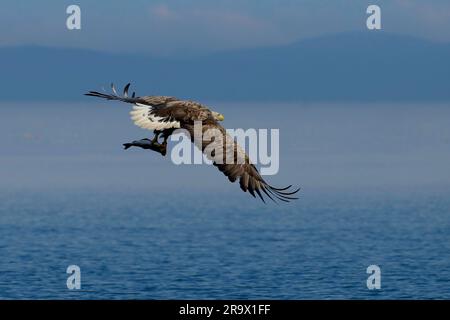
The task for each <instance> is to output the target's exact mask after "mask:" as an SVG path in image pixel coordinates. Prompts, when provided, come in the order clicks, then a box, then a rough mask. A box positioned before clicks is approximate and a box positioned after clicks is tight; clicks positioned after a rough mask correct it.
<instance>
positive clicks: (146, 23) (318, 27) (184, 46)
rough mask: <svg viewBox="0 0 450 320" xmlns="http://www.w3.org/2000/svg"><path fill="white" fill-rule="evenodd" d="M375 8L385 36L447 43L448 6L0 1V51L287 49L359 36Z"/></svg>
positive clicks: (438, 0) (444, 0) (299, 0)
mask: <svg viewBox="0 0 450 320" xmlns="http://www.w3.org/2000/svg"><path fill="white" fill-rule="evenodd" d="M70 4H77V5H79V6H80V7H81V10H82V30H78V31H68V30H67V29H66V27H65V20H66V18H67V14H66V12H65V11H66V7H67V6H68V5H70ZM370 4H377V5H379V6H380V7H381V9H382V26H383V29H384V30H385V31H388V32H394V33H400V34H408V35H413V36H418V37H422V38H427V39H432V40H435V41H446V42H447V41H450V1H448V0H432V1H422V0H387V1H360V0H353V1H351V0H323V1H317V0H296V1H295V0H279V1H273V0H272V1H269V0H239V1H230V0H228V1H226V0H215V1H210V0H196V1H192V0H184V1H182V0H170V1H144V0H135V1H123V0H122V1H119V0H110V1H108V2H106V1H102V2H100V1H96V2H94V1H50V0H43V1H23V0H3V1H2V4H1V7H0V45H1V46H10V45H22V44H39V45H49V46H64V47H67V46H71V47H82V48H92V49H96V50H104V51H111V52H119V51H127V52H148V53H152V54H156V55H178V54H179V53H181V52H182V53H183V54H197V53H202V52H211V51H218V50H224V49H225V50H226V49H234V48H243V47H255V46H270V45H277V44H285V43H291V42H294V41H297V40H300V39H304V38H309V37H315V36H319V35H324V34H330V33H337V32H345V31H357V30H364V28H365V19H366V17H367V15H366V13H365V10H366V8H367V6H368V5H370Z"/></svg>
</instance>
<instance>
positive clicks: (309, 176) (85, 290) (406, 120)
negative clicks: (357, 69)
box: [0, 99, 450, 300]
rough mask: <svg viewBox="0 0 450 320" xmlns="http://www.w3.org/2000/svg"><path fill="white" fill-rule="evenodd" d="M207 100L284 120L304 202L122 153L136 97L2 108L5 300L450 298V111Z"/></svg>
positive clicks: (137, 152) (283, 157) (262, 124)
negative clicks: (264, 197) (253, 192)
mask: <svg viewBox="0 0 450 320" xmlns="http://www.w3.org/2000/svg"><path fill="white" fill-rule="evenodd" d="M207 104H208V105H209V106H211V108H212V109H214V110H216V111H218V112H220V113H222V114H224V116H225V121H224V122H223V125H224V126H225V127H227V128H243V129H248V128H256V129H279V153H278V152H277V154H278V155H279V170H278V173H277V174H275V175H270V176H265V177H264V178H265V179H266V180H267V181H268V182H269V183H271V184H273V185H274V186H279V187H283V186H286V185H290V184H293V185H294V186H298V187H301V191H300V192H299V199H298V200H296V201H292V202H290V203H272V202H270V201H268V202H266V203H263V202H262V201H260V200H259V199H254V198H253V197H251V196H250V195H249V194H248V193H244V192H242V191H241V190H240V189H239V186H238V184H237V183H234V184H232V183H230V182H229V181H228V179H227V178H226V177H224V176H223V174H222V173H220V172H219V171H218V170H217V169H216V168H214V167H213V166H210V165H207V164H197V165H195V164H192V165H189V164H181V165H177V164H174V163H173V162H172V161H171V157H170V150H169V154H168V155H167V156H166V157H162V156H161V155H159V154H156V153H154V152H152V151H149V150H141V149H133V148H131V149H129V150H123V148H122V143H125V142H130V141H133V140H137V139H142V138H151V137H152V132H149V131H145V130H142V129H140V128H138V127H135V126H134V125H133V123H132V122H131V120H130V119H129V114H128V113H129V111H130V110H129V106H127V105H123V104H119V103H106V102H101V101H98V102H97V101H92V100H89V99H87V100H86V101H81V102H65V101H61V102H48V103H41V102H39V103H36V102H11V103H9V102H1V103H0V299H70V300H72V299H289V300H291V299H295V300H296V299H449V298H450V167H449V164H450V106H449V105H446V104H439V103H431V104H425V103H401V104H399V103H349V104H341V103H328V104H327V103H307V102H304V103H301V102H298V103H273V102H267V103H249V102H242V103H240V102H214V101H210V102H207ZM174 144H175V142H173V141H170V142H169V148H172V147H173V145H174ZM73 266H76V268H78V269H77V270H79V273H78V272H76V274H74V273H73V272H72V271H71V270H73ZM370 266H377V267H378V269H377V270H378V272H377V274H376V276H377V281H378V282H377V283H378V286H377V287H375V288H374V287H373V286H371V285H370V283H372V282H371V281H372V280H373V276H374V274H373V272H372V271H371V270H373V268H372V269H371V267H370ZM74 276H76V277H77V279H78V280H79V286H76V287H75V288H74V287H73V282H71V279H73V277H74ZM371 279H372V280H371ZM368 282H369V283H368ZM71 285H72V286H71Z"/></svg>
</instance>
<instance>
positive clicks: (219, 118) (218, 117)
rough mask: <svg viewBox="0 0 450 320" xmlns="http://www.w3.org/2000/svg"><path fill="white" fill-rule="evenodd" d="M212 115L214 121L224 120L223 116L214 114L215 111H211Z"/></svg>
mask: <svg viewBox="0 0 450 320" xmlns="http://www.w3.org/2000/svg"><path fill="white" fill-rule="evenodd" d="M212 115H213V117H214V119H216V120H217V121H223V119H225V117H224V116H223V114H221V113H218V112H215V111H212Z"/></svg>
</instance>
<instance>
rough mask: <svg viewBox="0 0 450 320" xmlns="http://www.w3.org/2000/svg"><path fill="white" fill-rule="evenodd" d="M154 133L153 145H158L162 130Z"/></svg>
mask: <svg viewBox="0 0 450 320" xmlns="http://www.w3.org/2000/svg"><path fill="white" fill-rule="evenodd" d="M153 133H154V134H155V136H154V137H153V139H152V143H154V144H155V143H158V138H159V135H160V134H161V131H160V130H154V131H153Z"/></svg>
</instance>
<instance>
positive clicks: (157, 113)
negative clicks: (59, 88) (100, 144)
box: [85, 84, 211, 130]
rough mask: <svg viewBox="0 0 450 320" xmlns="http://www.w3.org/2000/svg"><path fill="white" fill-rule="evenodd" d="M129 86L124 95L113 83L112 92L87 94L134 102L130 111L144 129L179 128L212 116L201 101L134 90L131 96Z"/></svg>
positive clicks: (126, 87)
mask: <svg viewBox="0 0 450 320" xmlns="http://www.w3.org/2000/svg"><path fill="white" fill-rule="evenodd" d="M129 88H130V84H127V85H126V86H125V87H124V89H123V94H122V96H120V95H119V94H118V93H117V90H116V88H115V87H114V85H113V84H111V90H112V93H110V94H108V93H102V92H98V91H89V92H88V93H86V94H85V95H86V96H92V97H98V98H103V99H106V100H116V101H122V102H126V103H131V104H133V110H132V111H131V112H130V115H131V119H132V120H133V122H134V124H136V125H137V126H138V127H141V128H143V129H149V130H163V129H170V128H179V127H180V123H182V122H194V121H196V120H197V121H204V120H206V119H208V118H210V117H211V111H210V110H209V109H207V108H206V107H205V106H203V105H201V104H199V103H196V102H193V101H184V100H180V99H178V98H176V97H170V96H142V97H136V95H135V93H134V92H133V94H132V95H131V97H130V96H129V95H128V89H129Z"/></svg>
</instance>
